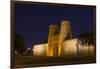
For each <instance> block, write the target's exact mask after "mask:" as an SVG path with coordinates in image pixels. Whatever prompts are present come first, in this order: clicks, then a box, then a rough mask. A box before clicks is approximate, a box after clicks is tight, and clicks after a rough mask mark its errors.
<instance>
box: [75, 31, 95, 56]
mask: <svg viewBox="0 0 100 69" xmlns="http://www.w3.org/2000/svg"><path fill="white" fill-rule="evenodd" d="M78 44H80V45H82V46H87V45H88V46H89V54H90V45H93V46H95V41H94V34H93V33H92V32H83V33H81V34H80V35H79V37H78V40H77V44H76V46H77V55H79V47H78Z"/></svg>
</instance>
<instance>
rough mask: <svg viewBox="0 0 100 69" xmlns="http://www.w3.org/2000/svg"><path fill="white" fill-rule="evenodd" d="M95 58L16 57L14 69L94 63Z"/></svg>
mask: <svg viewBox="0 0 100 69" xmlns="http://www.w3.org/2000/svg"><path fill="white" fill-rule="evenodd" d="M95 62H96V59H95V57H33V56H16V57H15V62H14V64H13V65H14V68H23V67H37V66H52V65H53V66H54V65H72V64H85V63H86V64H88V63H95Z"/></svg>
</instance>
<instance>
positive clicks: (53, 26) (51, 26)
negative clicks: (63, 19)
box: [49, 25, 58, 28]
mask: <svg viewBox="0 0 100 69" xmlns="http://www.w3.org/2000/svg"><path fill="white" fill-rule="evenodd" d="M57 27H58V26H57V25H50V26H49V28H57Z"/></svg>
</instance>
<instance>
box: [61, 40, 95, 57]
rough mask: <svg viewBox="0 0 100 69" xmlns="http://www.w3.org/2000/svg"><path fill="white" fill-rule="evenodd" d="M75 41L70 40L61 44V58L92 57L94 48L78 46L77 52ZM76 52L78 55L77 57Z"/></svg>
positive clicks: (91, 46)
mask: <svg viewBox="0 0 100 69" xmlns="http://www.w3.org/2000/svg"><path fill="white" fill-rule="evenodd" d="M76 43H77V39H70V40H66V41H64V42H63V46H62V47H63V48H62V51H63V52H62V54H63V56H94V55H95V46H93V45H90V46H82V45H78V48H79V50H78V51H77V46H76ZM77 52H78V53H79V54H78V55H77Z"/></svg>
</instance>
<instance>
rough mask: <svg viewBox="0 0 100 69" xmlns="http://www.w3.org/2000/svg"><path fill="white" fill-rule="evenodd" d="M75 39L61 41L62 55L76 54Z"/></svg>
mask: <svg viewBox="0 0 100 69" xmlns="http://www.w3.org/2000/svg"><path fill="white" fill-rule="evenodd" d="M76 43H77V39H70V40H66V41H64V42H63V46H62V47H63V48H62V51H63V52H62V54H63V55H64V56H76V54H77V47H76Z"/></svg>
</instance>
